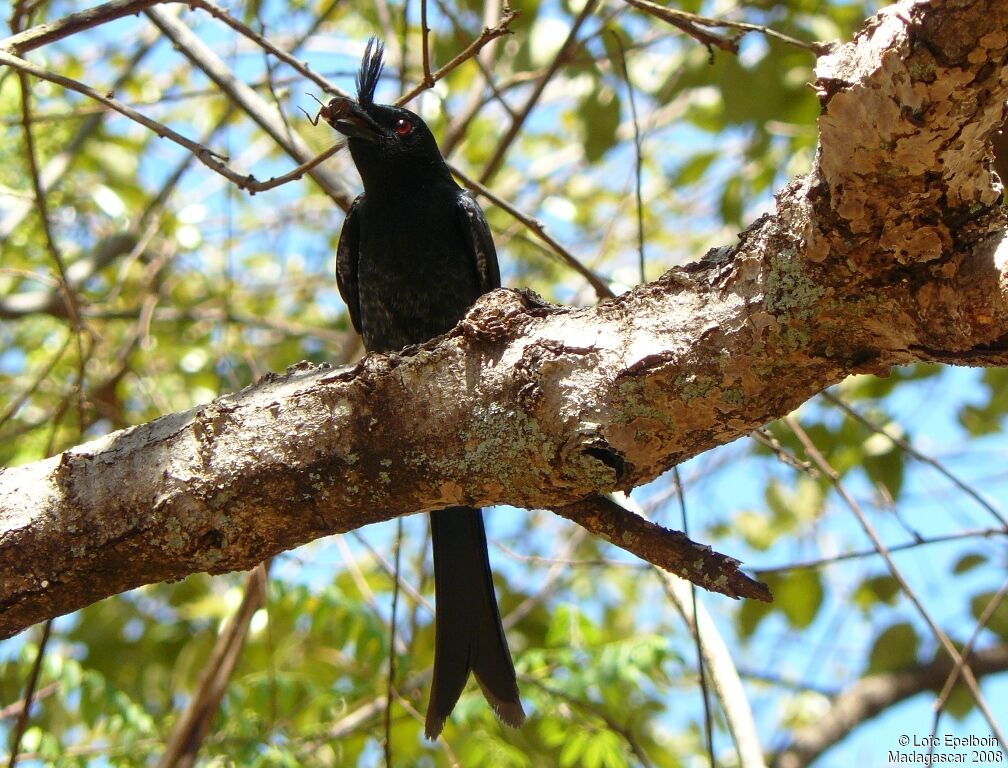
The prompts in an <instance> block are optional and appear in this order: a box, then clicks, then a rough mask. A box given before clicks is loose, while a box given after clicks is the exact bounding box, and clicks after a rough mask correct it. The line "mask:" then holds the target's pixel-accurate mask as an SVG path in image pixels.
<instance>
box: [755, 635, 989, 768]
mask: <svg viewBox="0 0 1008 768" xmlns="http://www.w3.org/2000/svg"><path fill="white" fill-rule="evenodd" d="M970 664H971V666H972V667H973V669H974V670H975V671H976V674H978V675H981V676H983V675H991V674H996V673H999V672H1004V671H1005V670H1008V645H997V646H994V647H993V648H985V649H983V650H979V651H976V652H975V653H974V654H973V656H972V658H971V659H970ZM951 670H952V662H951V661H949V659H948V658H947V657H945V656H938V657H936V658H935V659H934V660H933V661H930V662H928V663H926V664H922V665H920V666H916V667H912V668H910V669H902V670H900V671H898V672H886V673H881V674H877V675H869V676H867V677H862V678H861V679H860V680H858V681H856V682H855V683H853V684H852V685H850V686H849V687H848V688H846V689H845V690H844V691H843V692H842V693H840V695H838V696H837V697H836V698H835V699H834V700H833V702H832V703H831V705H830V708H829V711H828V712H826V713H825V714H823V715H821V716H819V717H817V718H815V720H814V722H812V723H810V724H809V725H807V726H803V727H801V728H799V729H798V730H796V731H795V732H794V733H793V734H792V738H791V743H790V744H789V745H788V746H787V748H785V749H784V750H782V751H781V752H779V753H778V754H777V755H775V756H774V759H773V761H772V765H773V766H774V768H804V766H807V765H809V764H811V763H813V762H814V761H815V760H816V759H817V758H818V757H819V756H820V755H821V754H823V752H825V751H826V750H827V749H829V748H830V747H831V746H833V745H834V744H836V743H837V742H839V741H840V740H841V739H842V738H843V737H844V736H846V735H847V734H848V733H850V732H851V731H852V730H854V728H856V727H857V726H858V725H860V724H861V723H863V722H865V721H867V720H869V719H871V718H873V717H875V716H876V715H877V714H878V713H879V712H882V711H883V710H885V709H887V708H888V707H891V706H893V705H894V704H898V703H899V702H901V701H906V700H907V699H909V698H910V697H911V696H916V695H917V694H919V693H922V692H924V691H933V690H936V689H937V688H938V686H940V685H941V684H942V682H943V681H944V680H945V679H946V678H947V676H948V675H949V673H950V672H951Z"/></svg>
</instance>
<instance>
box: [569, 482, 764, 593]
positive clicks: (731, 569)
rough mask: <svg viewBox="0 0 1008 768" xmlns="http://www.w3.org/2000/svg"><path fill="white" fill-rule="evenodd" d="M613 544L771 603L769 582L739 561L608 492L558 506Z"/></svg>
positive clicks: (699, 580) (709, 585)
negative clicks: (744, 570) (649, 517)
mask: <svg viewBox="0 0 1008 768" xmlns="http://www.w3.org/2000/svg"><path fill="white" fill-rule="evenodd" d="M553 511H554V512H556V513H557V514H558V515H560V516H562V517H566V518H567V519H568V520H573V521H574V522H575V523H577V524H578V525H581V526H583V527H585V528H587V529H588V530H589V531H591V532H592V533H594V534H595V535H596V536H599V537H601V538H603V539H605V540H606V541H608V542H609V543H611V544H614V545H615V546H617V547H620V548H621V549H625V550H626V551H627V552H630V553H632V554H634V555H637V557H639V558H641V559H642V560H646V561H647V562H649V563H652V564H653V565H657V566H658V567H659V568H661V569H663V570H666V571H669V572H670V573H674V574H676V575H678V576H682V577H683V578H685V579H688V580H689V581H692V582H693V583H694V584H697V585H698V586H701V587H703V588H704V589H708V590H710V591H712V592H720V593H721V594H723V595H728V596H729V597H735V598H738V597H749V598H753V599H755V600H763V601H766V602H770V600H771V599H772V597H771V595H770V590H769V589H768V588H767V586H766V584H763V583H762V582H759V581H756V580H755V579H752V578H750V577H749V576H747V575H746V574H744V573H742V571H740V570H739V566H740V565H741V563H739V561H738V560H735V559H734V558H731V557H728V556H727V555H722V554H720V553H717V552H714V551H713V550H712V549H711V548H710V547H708V546H706V545H704V544H697V543H696V542H694V541H690V540H689V539H688V538H687V537H686V535H685V534H683V533H680V532H679V531H670V530H669V529H667V528H663V527H662V526H660V525H657V524H655V523H652V522H650V521H648V520H645V519H644V518H643V517H640V516H639V515H635V514H633V513H632V512H630V511H629V510H627V509H626V508H624V507H622V506H620V505H619V504H617V503H616V502H615V501H613V500H612V499H610V498H608V497H605V496H593V497H590V498H588V499H585V500H583V501H579V502H576V503H574V504H569V505H567V506H565V507H556V508H554V509H553Z"/></svg>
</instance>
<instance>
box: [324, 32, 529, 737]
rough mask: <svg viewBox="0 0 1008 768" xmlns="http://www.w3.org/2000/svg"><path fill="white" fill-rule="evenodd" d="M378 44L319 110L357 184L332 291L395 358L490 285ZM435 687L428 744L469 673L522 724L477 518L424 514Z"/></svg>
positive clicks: (475, 220)
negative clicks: (391, 86) (396, 102)
mask: <svg viewBox="0 0 1008 768" xmlns="http://www.w3.org/2000/svg"><path fill="white" fill-rule="evenodd" d="M382 53H383V48H382V45H381V43H379V42H377V41H376V40H375V39H374V38H372V39H371V40H369V41H368V44H367V48H366V49H365V52H364V58H363V60H362V61H361V67H360V73H359V75H358V77H357V101H356V102H354V101H352V100H351V99H345V98H340V97H337V98H334V99H332V100H331V101H330V102H329V103H328V104H327V105H325V106H324V107H323V108H322V109H321V110H320V115H321V117H322V118H323V119H325V120H326V122H328V123H329V124H330V125H331V126H332V127H333V128H335V129H336V130H337V131H339V132H340V133H342V134H343V135H345V136H346V137H347V139H348V141H347V143H348V145H349V147H350V155H351V156H352V157H353V161H354V164H355V165H356V166H357V171H358V172H359V173H360V176H361V180H362V181H363V182H364V194H362V195H360V196H359V197H358V198H357V199H356V200H354V202H353V204H352V205H351V206H350V210H349V212H348V213H347V216H346V220H345V221H344V222H343V231H342V232H341V234H340V240H339V246H338V248H337V251H336V282H337V284H338V285H339V291H340V295H341V296H342V297H343V300H344V301H345V302H346V305H347V307H348V309H349V311H350V320H351V322H352V323H353V326H354V329H355V330H356V331H357V332H358V333H359V334H360V335H361V336H362V337H363V339H364V346H365V347H366V348H367V349H368V350H369V351H372V352H392V351H398V350H400V349H402V348H403V347H405V346H407V345H409V344H418V343H421V342H424V341H427V340H429V339H431V338H433V337H434V336H438V335H440V334H442V333H445V332H447V331H448V330H450V329H451V328H452V327H453V326H454V325H455V324H456V323H457V322H458V321H459V320H460V319H461V318H462V316H463V315H464V314H465V312H466V310H467V309H468V308H469V307H470V306H471V305H472V304H473V302H474V301H475V300H476V299H477V298H478V297H479V296H480V295H481V294H483V293H486V292H487V291H491V290H493V289H494V288H498V287H500V272H499V269H498V266H497V252H496V251H495V250H494V244H493V239H492V238H491V235H490V228H489V227H488V226H487V223H486V219H485V218H484V217H483V211H482V210H480V207H479V205H478V204H477V203H476V201H475V200H474V199H473V198H472V196H470V195H469V193H468V192H466V191H465V190H463V189H462V188H461V187H459V186H458V185H457V184H456V183H455V180H454V179H453V178H452V176H451V173H450V172H449V170H448V166H447V165H446V164H445V161H444V158H442V156H441V152H440V150H438V147H437V143H436V142H435V141H434V136H433V135H432V134H431V132H430V129H429V128H428V127H427V125H426V124H425V123H424V121H423V120H421V119H420V117H418V116H417V115H415V114H414V113H413V112H410V111H409V110H408V109H403V108H401V107H394V106H388V105H383V104H375V103H374V92H375V87H376V86H377V84H378V78H379V77H380V75H381V71H382ZM431 532H432V536H433V540H434V591H435V595H436V609H435V643H434V678H433V681H432V683H431V694H430V702H429V703H428V705H427V719H426V722H425V725H424V733H425V735H426V736H427V738H429V739H435V738H437V736H438V734H440V733H441V729H442V728H443V727H444V723H445V720H446V719H447V717H448V715H449V714H451V711H452V709H453V708H454V706H455V703H456V702H457V701H458V698H459V696H460V695H461V693H462V689H463V688H464V687H465V684H466V680H468V678H469V672H470V671H471V672H472V673H473V674H474V675H475V677H476V682H478V683H479V686H480V688H481V689H482V690H483V695H484V696H485V697H486V699H487V701H488V702H489V703H490V705H491V706H492V707H493V710H494V712H495V713H496V714H497V716H498V717H499V718H500V719H501V720H502V721H504V722H505V723H507V724H508V725H510V726H514V727H517V726H519V725H521V724H522V722H524V720H525V712H524V711H523V710H522V705H521V700H520V698H519V695H518V684H517V682H516V680H515V671H514V665H513V664H512V662H511V654H510V652H509V651H508V645H507V639H506V638H505V636H504V628H503V627H502V626H501V620H500V612H499V611H498V609H497V598H496V595H495V594H494V586H493V579H492V576H491V573H490V562H489V559H488V555H487V541H486V532H485V531H484V529H483V513H482V511H481V510H479V509H473V508H472V507H448V508H447V509H441V510H437V511H435V512H431Z"/></svg>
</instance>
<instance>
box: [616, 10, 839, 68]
mask: <svg viewBox="0 0 1008 768" xmlns="http://www.w3.org/2000/svg"><path fill="white" fill-rule="evenodd" d="M624 2H625V3H627V4H628V5H632V6H633V7H634V8H639V9H640V10H642V11H645V12H646V13H648V14H650V15H651V16H654V17H655V18H657V19H661V20H662V21H664V22H667V23H668V24H671V25H672V26H674V27H675V28H676V29H679V30H681V31H682V32H685V33H686V34H687V35H689V36H690V37H692V38H693V39H695V40H696V41H697V42H699V43H702V44H703V45H705V46H707V48H708V49H710V48H712V47H713V48H720V49H721V50H723V51H728V52H730V53H738V41H739V39H740V38H741V37H742V36H743V35H745V34H746V33H747V32H759V33H760V34H763V35H766V36H767V37H772V38H774V39H775V40H780V41H781V42H783V43H787V44H788V45H793V46H795V47H796V48H801V49H803V50H806V51H811V52H812V53H814V54H815V55H816V56H822V55H824V54H826V53H829V52H830V50H831V46H830V45H829V44H828V43H818V42H812V43H809V42H806V41H804V40H799V39H798V38H796V37H791V36H790V35H785V34H784V33H783V32H778V31H777V30H775V29H771V28H770V27H764V26H763V25H761V24H750V23H748V22H745V21H729V20H727V19H713V18H709V17H707V16H699V15H697V14H695V13H689V12H687V11H680V10H677V9H675V8H669V7H667V6H664V5H658V4H657V3H652V2H648V0H624ZM703 27H709V28H715V29H736V30H739V32H740V34H738V35H735V36H734V37H721V36H720V35H715V34H713V33H711V32H707V31H705V30H704V29H703Z"/></svg>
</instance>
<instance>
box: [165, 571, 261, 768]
mask: <svg viewBox="0 0 1008 768" xmlns="http://www.w3.org/2000/svg"><path fill="white" fill-rule="evenodd" d="M268 568H269V566H268V565H267V564H266V563H263V564H261V565H259V566H257V567H256V568H255V569H253V570H252V571H251V572H250V573H249V575H248V578H247V579H246V580H245V592H244V594H243V596H242V601H241V604H240V605H239V606H238V609H237V610H236V611H235V613H234V615H233V616H232V617H231V618H230V619H229V620H228V623H227V627H226V628H225V629H224V631H222V632H221V633H220V635H219V636H218V638H217V642H216V644H215V645H214V648H213V651H212V652H211V653H210V657H209V658H208V659H207V661H206V665H205V667H204V669H203V672H202V674H201V675H200V679H199V682H198V683H197V684H196V690H195V691H194V692H193V695H192V698H191V699H190V700H189V704H188V705H187V706H186V708H185V711H184V712H183V713H182V714H181V715H180V716H179V719H178V720H177V721H176V723H175V727H174V728H173V729H172V733H171V736H170V737H169V739H168V742H167V744H166V745H165V751H164V754H163V755H162V756H161V760H160V761H159V762H158V768H189V766H192V765H194V764H195V761H196V755H197V754H198V752H199V748H200V745H201V744H202V743H203V740H204V739H205V738H206V735H207V733H208V732H209V730H210V725H211V723H212V722H213V718H214V717H215V716H216V714H217V710H218V709H219V708H220V703H221V699H223V697H224V692H225V691H226V690H227V685H228V681H229V680H230V679H231V676H232V675H233V674H234V670H235V667H236V666H237V664H238V659H239V658H241V651H242V648H243V646H244V644H245V638H246V636H247V635H248V629H249V624H250V623H251V621H252V617H253V616H254V615H255V613H256V611H258V610H259V608H260V607H262V605H263V603H264V602H265V600H266V580H267V572H268Z"/></svg>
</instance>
